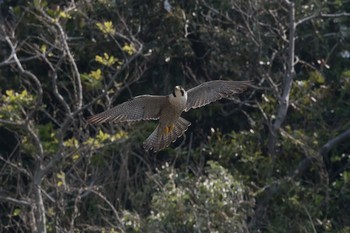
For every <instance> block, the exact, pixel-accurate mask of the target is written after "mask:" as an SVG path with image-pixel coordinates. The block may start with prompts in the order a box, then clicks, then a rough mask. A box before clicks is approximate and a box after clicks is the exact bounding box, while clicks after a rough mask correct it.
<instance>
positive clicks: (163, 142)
mask: <svg viewBox="0 0 350 233" xmlns="http://www.w3.org/2000/svg"><path fill="white" fill-rule="evenodd" d="M190 125H191V123H190V122H189V121H187V120H185V119H184V118H181V117H179V118H178V119H177V120H176V121H175V122H174V123H173V124H172V125H169V126H165V127H162V128H160V126H159V125H158V126H157V128H156V129H155V130H154V131H153V133H152V134H151V135H150V136H149V137H148V138H147V139H146V140H145V142H144V143H143V147H144V148H145V150H153V151H154V152H156V151H159V150H162V149H163V148H165V147H167V146H168V145H169V144H170V143H171V142H174V141H175V140H176V139H177V138H178V137H180V136H181V135H182V134H183V133H184V132H185V131H186V130H187V128H188V127H189V126H190Z"/></svg>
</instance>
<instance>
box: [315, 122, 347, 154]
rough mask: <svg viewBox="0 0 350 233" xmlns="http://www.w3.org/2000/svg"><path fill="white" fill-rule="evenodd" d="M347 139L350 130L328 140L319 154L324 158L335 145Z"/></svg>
mask: <svg viewBox="0 0 350 233" xmlns="http://www.w3.org/2000/svg"><path fill="white" fill-rule="evenodd" d="M348 138H350V128H349V129H347V130H345V131H344V132H343V133H341V134H339V135H338V136H336V137H335V138H332V139H330V140H329V141H328V142H327V143H326V144H324V145H323V146H322V147H321V149H320V154H321V155H322V156H323V157H326V156H327V154H328V152H329V151H330V150H332V149H333V148H334V147H335V146H336V145H338V144H339V143H341V142H343V141H344V140H346V139H348Z"/></svg>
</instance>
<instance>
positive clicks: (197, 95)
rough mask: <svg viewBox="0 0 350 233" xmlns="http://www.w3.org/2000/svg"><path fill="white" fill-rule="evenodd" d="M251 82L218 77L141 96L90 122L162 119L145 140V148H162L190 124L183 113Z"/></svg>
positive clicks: (243, 87)
mask: <svg viewBox="0 0 350 233" xmlns="http://www.w3.org/2000/svg"><path fill="white" fill-rule="evenodd" d="M251 85H252V82H251V81H223V80H215V81H209V82H205V83H202V84H200V85H198V86H196V87H194V88H192V89H190V90H188V91H187V92H186V91H185V89H183V88H182V87H181V86H176V87H175V88H174V90H173V92H172V93H171V94H169V95H167V96H159V95H141V96H137V97H134V98H132V99H131V100H129V101H126V102H124V103H122V104H119V105H117V106H115V107H113V108H111V109H109V110H107V111H104V112H102V113H99V114H96V115H93V116H90V117H89V118H88V119H87V122H88V123H89V124H99V123H104V122H115V123H119V122H125V121H140V120H159V124H158V126H157V127H156V129H155V130H154V131H153V132H152V133H151V135H150V136H149V137H148V138H147V139H146V140H145V142H144V143H143V146H144V148H145V150H153V151H154V152H157V151H160V150H162V149H164V148H165V147H167V146H169V144H170V143H171V142H174V141H176V139H177V138H178V137H180V136H182V135H183V134H184V133H185V132H186V130H187V129H188V127H189V126H190V125H191V123H190V122H189V121H187V120H185V119H184V118H182V117H181V113H182V112H184V111H185V112H187V111H189V110H190V109H192V108H193V109H194V108H199V107H202V106H204V105H207V104H210V103H211V102H214V101H217V100H220V99H222V98H230V97H232V96H233V95H235V94H238V93H241V92H243V91H245V90H246V89H247V88H248V87H249V86H251Z"/></svg>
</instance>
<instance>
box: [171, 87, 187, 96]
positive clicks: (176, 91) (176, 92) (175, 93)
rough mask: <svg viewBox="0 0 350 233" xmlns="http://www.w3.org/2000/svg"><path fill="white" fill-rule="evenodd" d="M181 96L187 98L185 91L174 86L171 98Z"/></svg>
mask: <svg viewBox="0 0 350 233" xmlns="http://www.w3.org/2000/svg"><path fill="white" fill-rule="evenodd" d="M182 96H187V93H186V91H185V89H183V87H181V86H175V87H174V90H173V97H175V98H179V97H182Z"/></svg>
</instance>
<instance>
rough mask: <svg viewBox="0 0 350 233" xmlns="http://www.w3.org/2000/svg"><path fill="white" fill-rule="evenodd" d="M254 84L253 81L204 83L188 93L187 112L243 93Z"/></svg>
mask: <svg viewBox="0 0 350 233" xmlns="http://www.w3.org/2000/svg"><path fill="white" fill-rule="evenodd" d="M251 84H252V82H251V81H224V80H215V81H209V82H205V83H202V84H201V85H198V86H196V87H194V88H192V89H190V90H188V91H187V104H186V110H185V111H186V112H187V111H189V110H190V109H191V108H199V107H202V106H204V105H207V104H209V103H211V102H214V101H217V100H220V99H222V98H229V97H231V96H233V95H235V94H238V93H240V92H243V91H244V90H245V89H247V88H248V87H249V86H250V85H251Z"/></svg>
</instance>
